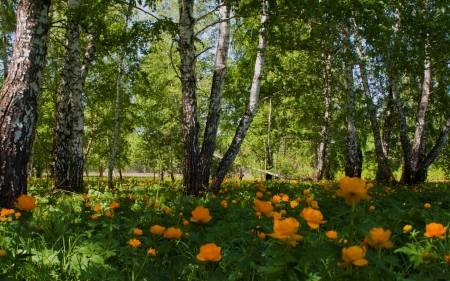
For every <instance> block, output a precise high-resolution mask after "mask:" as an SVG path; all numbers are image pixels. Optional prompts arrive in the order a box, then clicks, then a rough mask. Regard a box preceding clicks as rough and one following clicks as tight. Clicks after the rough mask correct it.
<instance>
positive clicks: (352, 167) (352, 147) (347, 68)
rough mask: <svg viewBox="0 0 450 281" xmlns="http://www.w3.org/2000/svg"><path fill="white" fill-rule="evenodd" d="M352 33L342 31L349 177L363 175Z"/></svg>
mask: <svg viewBox="0 0 450 281" xmlns="http://www.w3.org/2000/svg"><path fill="white" fill-rule="evenodd" d="M349 37H350V34H349V28H348V27H347V28H346V29H345V30H344V32H343V33H342V39H343V43H344V53H345V54H346V56H347V57H346V59H345V65H344V84H345V90H346V92H347V140H346V146H347V156H346V158H347V159H346V165H345V175H346V176H349V177H361V172H362V152H361V149H360V148H359V146H358V141H357V137H356V126H355V91H354V82H353V62H351V59H350V56H351V54H350V52H351V51H350V50H351V48H350V46H351V44H350V38H349Z"/></svg>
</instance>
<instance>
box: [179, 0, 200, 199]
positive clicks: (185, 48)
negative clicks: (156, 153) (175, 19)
mask: <svg viewBox="0 0 450 281" xmlns="http://www.w3.org/2000/svg"><path fill="white" fill-rule="evenodd" d="M178 4H179V11H180V20H179V37H180V38H179V41H178V49H179V52H180V58H181V63H180V73H181V89H182V103H183V118H182V120H183V121H182V122H183V158H184V163H183V185H184V187H185V188H186V192H187V193H189V194H195V195H196V194H198V192H199V191H200V190H201V184H202V182H201V179H202V177H201V174H200V173H201V162H200V145H199V140H198V132H199V127H200V125H199V123H198V117H197V96H196V90H197V89H196V87H197V85H196V75H195V46H194V25H195V18H194V14H193V13H194V0H178Z"/></svg>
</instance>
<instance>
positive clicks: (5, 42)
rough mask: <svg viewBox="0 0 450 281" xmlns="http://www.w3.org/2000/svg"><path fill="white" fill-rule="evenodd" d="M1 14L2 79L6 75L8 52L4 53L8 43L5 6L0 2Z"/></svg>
mask: <svg viewBox="0 0 450 281" xmlns="http://www.w3.org/2000/svg"><path fill="white" fill-rule="evenodd" d="M0 9H1V16H2V19H3V20H2V62H3V79H6V76H8V54H7V53H6V45H7V44H8V38H7V37H6V33H7V32H6V24H5V23H4V22H3V21H6V14H5V7H4V6H3V4H0Z"/></svg>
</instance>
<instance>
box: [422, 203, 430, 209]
mask: <svg viewBox="0 0 450 281" xmlns="http://www.w3.org/2000/svg"><path fill="white" fill-rule="evenodd" d="M423 206H424V208H425V209H429V208H431V204H430V203H425V204H424V205H423Z"/></svg>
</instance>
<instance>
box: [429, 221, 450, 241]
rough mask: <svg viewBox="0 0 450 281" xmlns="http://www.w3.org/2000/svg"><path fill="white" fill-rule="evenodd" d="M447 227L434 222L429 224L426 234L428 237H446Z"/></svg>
mask: <svg viewBox="0 0 450 281" xmlns="http://www.w3.org/2000/svg"><path fill="white" fill-rule="evenodd" d="M446 229H447V228H446V227H444V226H443V225H442V224H440V223H435V222H432V223H430V224H427V227H426V230H427V231H426V232H425V236H426V237H428V238H432V237H437V238H441V239H444V233H445V230H446Z"/></svg>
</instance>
